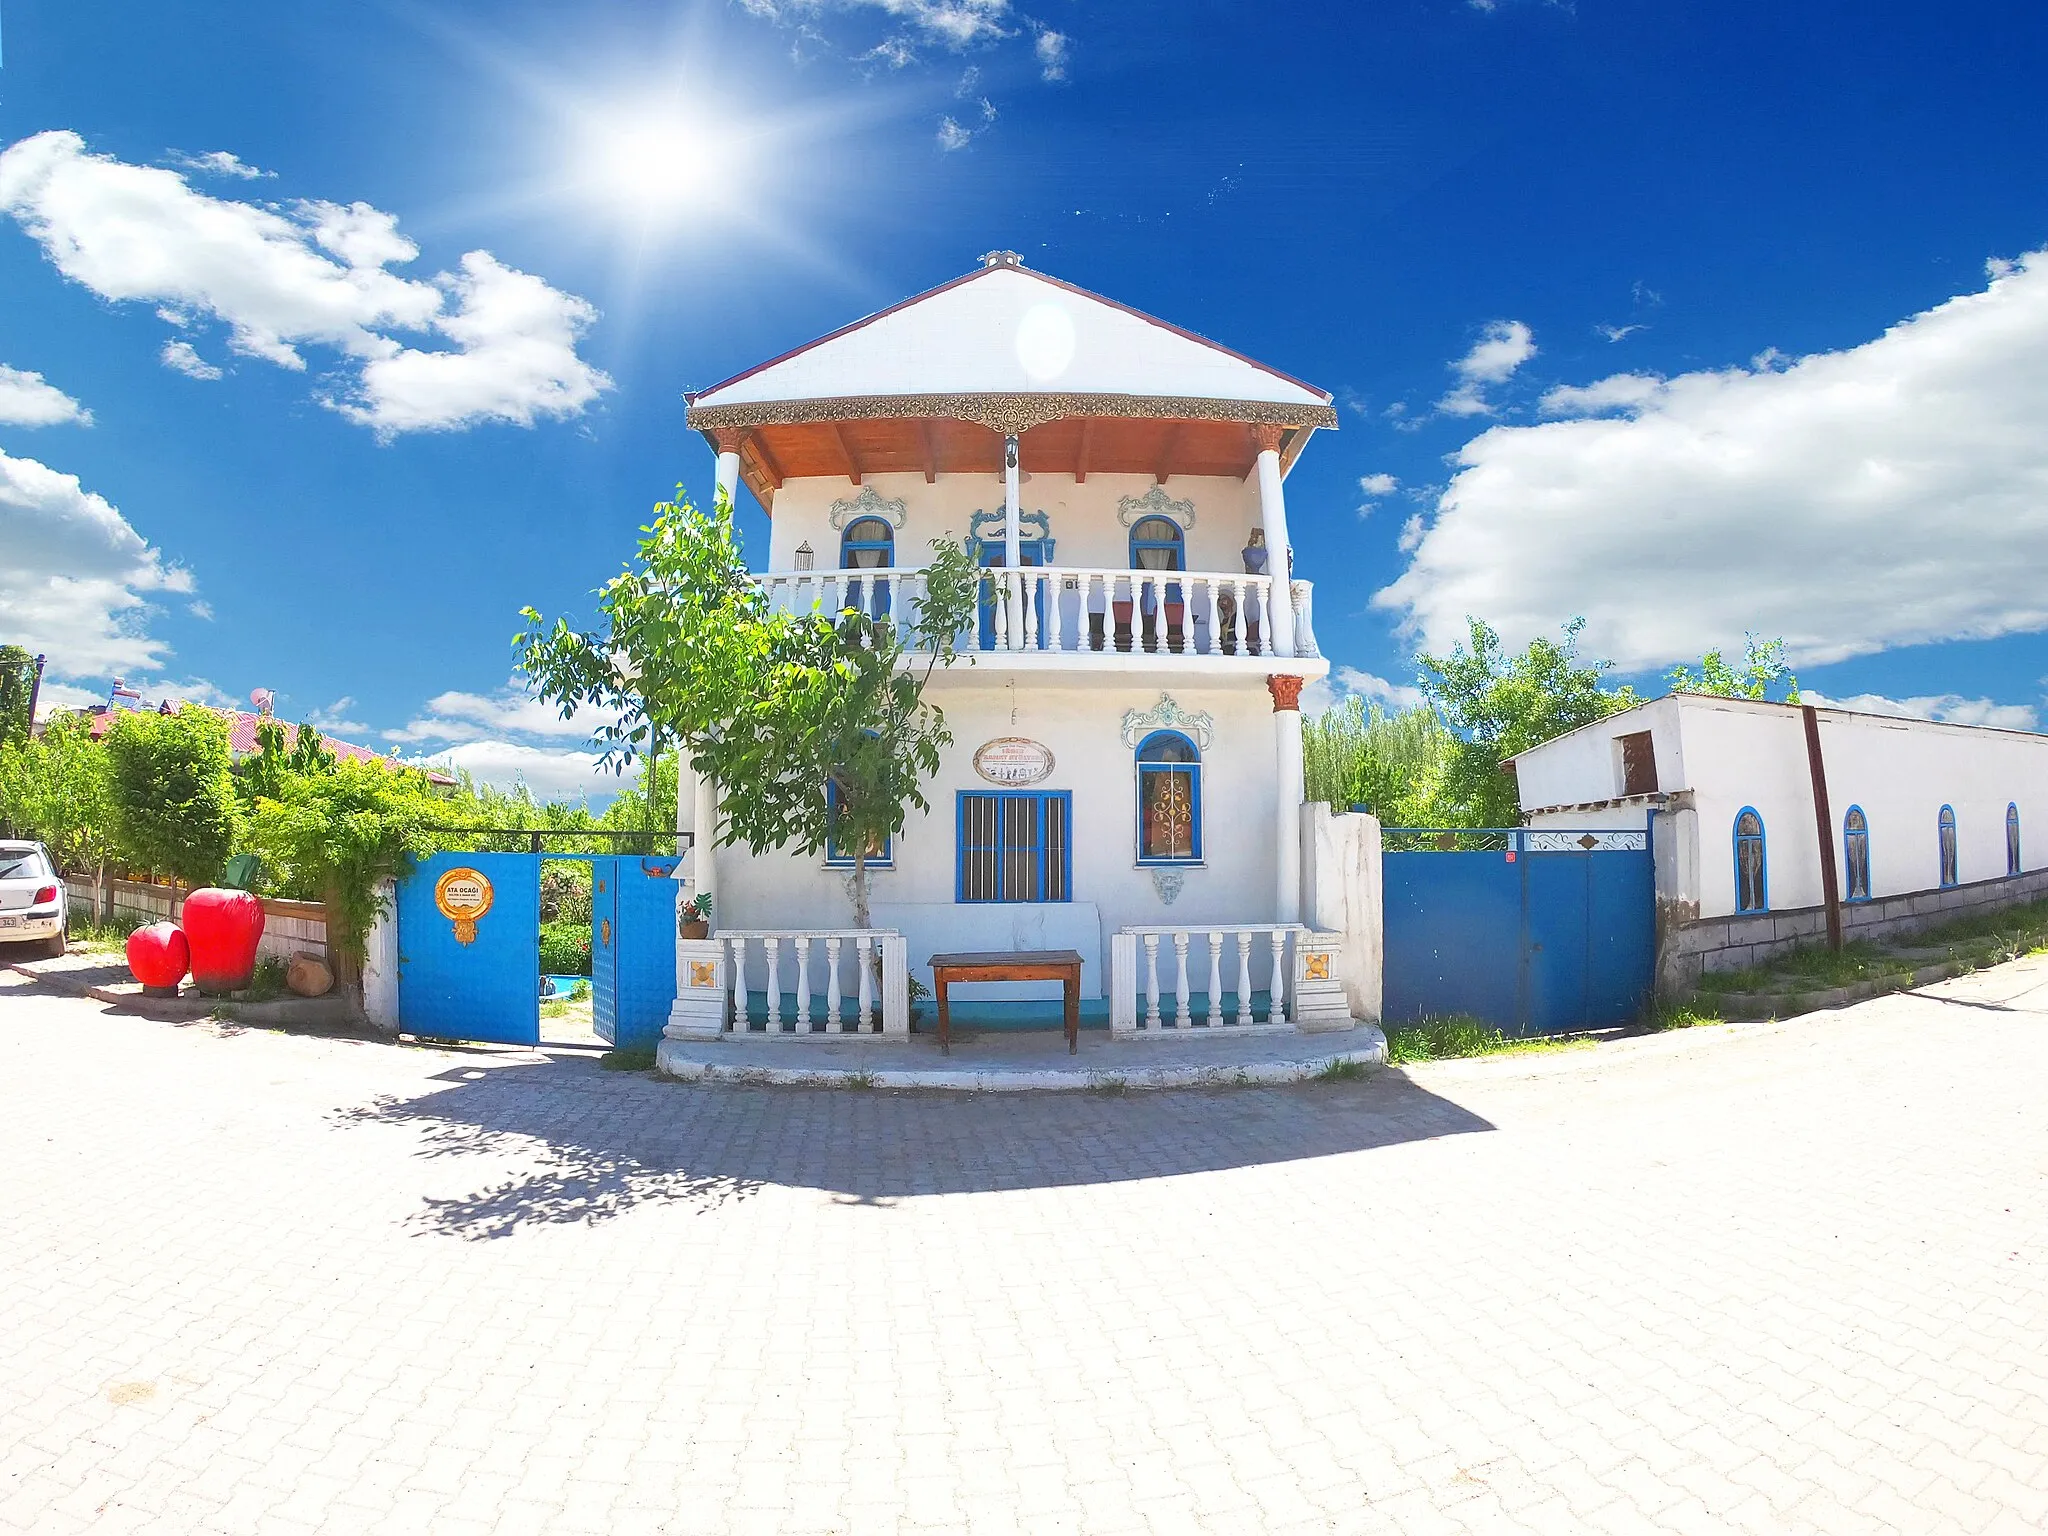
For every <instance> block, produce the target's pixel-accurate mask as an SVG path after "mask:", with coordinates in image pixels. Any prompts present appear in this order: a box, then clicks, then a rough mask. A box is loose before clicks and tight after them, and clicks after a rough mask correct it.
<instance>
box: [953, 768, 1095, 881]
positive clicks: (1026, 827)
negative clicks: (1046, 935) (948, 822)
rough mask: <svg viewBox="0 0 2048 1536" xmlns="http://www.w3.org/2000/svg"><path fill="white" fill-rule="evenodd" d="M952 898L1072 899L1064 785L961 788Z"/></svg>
mask: <svg viewBox="0 0 2048 1536" xmlns="http://www.w3.org/2000/svg"><path fill="white" fill-rule="evenodd" d="M958 793H959V802H958V806H957V809H956V812H955V815H956V817H957V833H956V837H957V841H956V845H955V846H956V850H957V851H956V855H955V869H954V880H953V899H954V900H955V901H959V902H992V901H999V902H1022V901H1072V900H1073V899H1074V882H1073V875H1074V850H1073V835H1072V831H1073V812H1074V799H1073V795H1072V793H1071V792H1070V791H1068V790H1064V789H1046V790H1028V789H998V790H980V789H963V790H960V791H959V792H958Z"/></svg>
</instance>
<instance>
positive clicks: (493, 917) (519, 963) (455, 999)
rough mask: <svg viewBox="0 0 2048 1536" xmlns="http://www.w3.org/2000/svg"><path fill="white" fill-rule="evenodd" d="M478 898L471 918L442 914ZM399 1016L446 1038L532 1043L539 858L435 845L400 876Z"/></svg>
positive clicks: (470, 906)
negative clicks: (443, 848) (409, 871)
mask: <svg viewBox="0 0 2048 1536" xmlns="http://www.w3.org/2000/svg"><path fill="white" fill-rule="evenodd" d="M437 893H438V895H437ZM486 900H487V902H488V905H487V906H485V908H484V910H483V911H481V912H480V913H478V914H477V915H475V916H474V917H471V918H468V919H463V918H461V917H453V916H450V915H449V912H451V911H452V912H456V913H462V912H475V911H476V909H477V907H478V906H479V905H482V904H483V903H484V901H486ZM444 907H446V908H447V910H444ZM398 1022H399V1027H400V1028H401V1029H403V1030H405V1031H406V1032H407V1033H409V1034H415V1035H434V1036H438V1037H440V1038H442V1039H448V1040H486V1041H491V1042H494V1043H496V1044H500V1045H534V1044H537V1043H538V1042H539V1040H540V860H539V859H537V858H535V857H534V856H533V855H531V854H526V853H437V854H435V855H433V856H432V857H430V858H426V859H422V860H421V861H420V862H419V863H418V864H417V865H416V866H415V867H414V869H413V872H412V874H411V875H409V876H408V877H407V878H406V879H405V880H403V881H401V882H400V883H399V887H398Z"/></svg>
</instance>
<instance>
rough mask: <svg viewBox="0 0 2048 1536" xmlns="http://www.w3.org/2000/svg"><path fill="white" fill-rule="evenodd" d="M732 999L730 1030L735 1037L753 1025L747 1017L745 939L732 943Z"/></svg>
mask: <svg viewBox="0 0 2048 1536" xmlns="http://www.w3.org/2000/svg"><path fill="white" fill-rule="evenodd" d="M732 999H733V1017H732V1030H733V1033H734V1034H736V1035H744V1034H745V1033H746V1032H747V1029H748V1027H749V1026H750V1025H751V1024H752V1023H753V1021H752V1020H751V1019H749V1018H748V1017H747V941H746V940H745V939H734V940H733V941H732Z"/></svg>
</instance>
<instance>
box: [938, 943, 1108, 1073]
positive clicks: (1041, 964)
mask: <svg viewBox="0 0 2048 1536" xmlns="http://www.w3.org/2000/svg"><path fill="white" fill-rule="evenodd" d="M930 964H931V968H932V991H933V994H934V995H935V996H936V997H937V998H938V1003H939V1049H940V1051H942V1052H944V1053H945V1054H946V1055H948V1056H950V1055H952V1054H953V1016H952V1014H951V1013H950V1012H948V1011H947V1008H946V987H947V986H948V984H950V983H952V982H956V981H1057V982H1059V983H1061V988H1062V991H1063V992H1064V994H1065V997H1066V1019H1067V1054H1068V1055H1070V1056H1071V1055H1073V1054H1074V1053H1075V1052H1076V1051H1078V1050H1079V1049H1080V1048H1081V954H1080V951H1079V950H1073V949H1019V950H990V951H984V952H967V953H962V954H954V955H933V956H932V958H931V961H930Z"/></svg>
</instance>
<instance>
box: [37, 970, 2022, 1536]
mask: <svg viewBox="0 0 2048 1536" xmlns="http://www.w3.org/2000/svg"><path fill="white" fill-rule="evenodd" d="M1934 990H1935V993H1936V994H1937V997H1938V1000H1937V999H1936V998H1897V999H1890V1000H1885V1001H1882V1002H1878V1003H1874V1004H1867V1005H1864V1006H1863V1007H1860V1008H1857V1009H1854V1010H1851V1011H1848V1012H1845V1013H1841V1014H1837V1015H1831V1016H1822V1017H1817V1018H1814V1019H1810V1020H1806V1021H1803V1022H1800V1023H1797V1024H1794V1025H1790V1026H1782V1027H1776V1026H1774V1027H1761V1028H1748V1029H1741V1030H1735V1031H1724V1030H1714V1031H1700V1032H1696V1033H1695V1034H1692V1035H1686V1036H1674V1037H1666V1038H1664V1039H1660V1040H1654V1041H1648V1042H1641V1043H1633V1044H1629V1045H1623V1046H1617V1047H1607V1048H1602V1049H1601V1050H1599V1051H1596V1052H1579V1053H1572V1054H1571V1055H1569V1056H1564V1057H1550V1058H1545V1059H1542V1060H1539V1061H1534V1062H1531V1061H1528V1060H1524V1061H1519V1062H1518V1061H1495V1062H1485V1063H1469V1064H1456V1065H1447V1066H1442V1067H1436V1068H1431V1069H1428V1070H1426V1071H1422V1072H1418V1073H1416V1074H1415V1077H1414V1080H1413V1081H1408V1080H1404V1079H1402V1078H1401V1077H1399V1076H1398V1075H1395V1074H1385V1075H1382V1076H1380V1077H1378V1078H1376V1079H1374V1080H1371V1081H1368V1082H1364V1083H1349V1084H1330V1085H1320V1086H1313V1087H1304V1088H1298V1089H1286V1090H1260V1091H1243V1090H1240V1091H1236V1092H1228V1091H1225V1092H1215V1093H1206V1094H1178V1095H1161V1096H1132V1097H1128V1098H1108V1097H1099V1096H1073V1097H1043V1098H1038V1097H1023V1098H1009V1099H979V1100H977V1099H965V1098H954V1097H936V1096H934V1097H916V1098H897V1097H891V1096H884V1095H878V1094H873V1093H860V1092H838V1093H832V1092H778V1091H768V1090H734V1089H709V1090H706V1089H695V1088H690V1087H684V1086H681V1085H676V1084H665V1083H660V1082H655V1081H652V1080H647V1079H640V1078H631V1077H618V1076H613V1075H609V1074H605V1073H602V1072H600V1071H598V1070H597V1069H596V1068H595V1067H594V1066H592V1065H590V1064H589V1063H588V1062H587V1061H585V1060H562V1061H550V1060H539V1059H534V1058H508V1057H493V1056H490V1055H485V1054H476V1055H466V1054H451V1053H444V1052H430V1051H425V1050H410V1049H397V1048H393V1047H389V1046H384V1045H379V1044H370V1043H362V1042H353V1041H345V1040H333V1039H318V1038H308V1037H290V1036H283V1035H278V1034H272V1033H265V1032H261V1031H244V1032H239V1033H237V1032H232V1031H224V1030H223V1029H221V1028H220V1027H217V1026H214V1025H210V1024H198V1025H185V1026H175V1025H170V1024H162V1023H153V1022H150V1021H146V1020H139V1019H133V1018H126V1017H117V1016H110V1015H107V1014H105V1013H103V1012H102V1011H100V1009H99V1008H98V1006H97V1005H93V1004H88V1003H81V1002H74V1001H69V1000H61V999H56V998H51V997H46V996H41V995H39V994H37V992H36V991H35V989H34V988H33V986H31V985H30V984H28V983H25V982H23V981H21V980H20V979H19V978H15V977H9V978H8V979H7V980H6V981H5V982H0V1082H4V1084H5V1088H4V1093H5V1095H6V1113H5V1116H4V1120H0V1167H4V1168H5V1169H6V1170H7V1180H6V1184H5V1188H4V1192H0V1329H4V1336H5V1346H4V1349H0V1526H4V1527H7V1528H9V1529H18V1530H33V1531H37V1532H53V1533H59V1532H67V1531H73V1530H92V1531H99V1532H109V1531H128V1530H150V1531H163V1532H177V1533H181V1536H182V1533H188V1532H202V1531H204V1532H212V1531H219V1532H235V1533H240V1532H310V1531H322V1532H346V1533H351V1536H354V1533H367V1532H375V1533H378V1536H385V1533H397V1532H404V1531H414V1530H418V1531H431V1532H434V1533H437V1536H442V1533H445V1536H465V1533H485V1532H491V1533H504V1536H511V1533H518V1532H529V1531H572V1532H575V1531H591V1532H599V1531H602V1532H654V1531H667V1532H727V1531H730V1532H750V1531H764V1532H765V1531H802V1532H812V1531H818V1532H823V1531H849V1532H851V1531H899V1530H902V1531H912V1530H915V1531H924V1530H931V1531H966V1532H973V1533H984V1532H1008V1531H1085V1532H1166V1531H1190V1530H1213V1531H1226V1532H1239V1531H1244V1532H1255V1531H1303V1532H1311V1531H1313V1532H1324V1531H1380V1530H1390V1531H1402V1532H1425V1531H1510V1530H1542V1531H1570V1532H1578V1531H1603V1532H1617V1533H1639V1532H1644V1531H1650V1530H1674V1531H1698V1532H1721V1531H1731V1530H1740V1531H1791V1532H1799V1531H1852V1530H1853V1531H1909V1532H1910V1531H1930V1532H1931V1531H1943V1532H1947V1531H1980V1530H1981V1531H1990V1530H2012V1531H2021V1530H2028V1531H2032V1530H2039V1529H2041V1528H2042V1527H2043V1525H2044V1523H2048V1345H2044V1339H2048V1258H2044V1255H2048V1028H2044V1024H2048V1017H2044V1015H2048V964H2044V963H2042V962H2027V963H2022V964H2020V965H2018V966H2011V967H2007V968H2005V969H2003V970H2000V971H1996V972H1991V973H1987V974H1986V975H1984V976H1981V977H1978V978H1974V979H1972V980H1970V981H1966V982H1961V983H1951V984H1949V985H1947V986H1946V987H1943V988H1937V989H1934Z"/></svg>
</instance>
